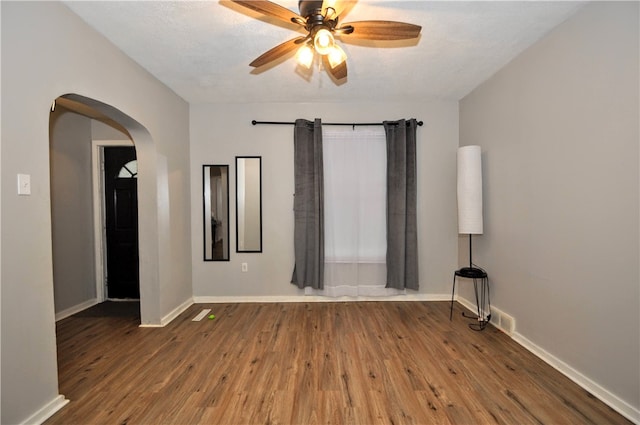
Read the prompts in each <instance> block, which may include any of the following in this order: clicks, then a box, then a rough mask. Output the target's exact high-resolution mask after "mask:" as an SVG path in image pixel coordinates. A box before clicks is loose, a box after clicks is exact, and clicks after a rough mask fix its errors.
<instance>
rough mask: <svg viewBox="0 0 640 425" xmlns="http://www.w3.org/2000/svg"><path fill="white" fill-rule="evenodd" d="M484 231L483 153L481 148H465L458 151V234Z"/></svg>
mask: <svg viewBox="0 0 640 425" xmlns="http://www.w3.org/2000/svg"><path fill="white" fill-rule="evenodd" d="M482 231H483V229H482V152H481V150H480V146H463V147H461V148H459V149H458V233H462V234H470V235H480V234H482Z"/></svg>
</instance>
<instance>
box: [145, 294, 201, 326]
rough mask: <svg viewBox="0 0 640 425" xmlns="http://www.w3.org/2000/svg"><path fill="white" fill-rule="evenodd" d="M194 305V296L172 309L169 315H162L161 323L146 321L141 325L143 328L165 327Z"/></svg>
mask: <svg viewBox="0 0 640 425" xmlns="http://www.w3.org/2000/svg"><path fill="white" fill-rule="evenodd" d="M192 305H193V298H189V299H187V300H185V301H184V302H183V303H182V304H180V305H179V306H178V307H176V308H174V309H173V310H171V311H170V312H169V313H168V314H167V315H165V316H164V317H162V318H161V319H160V323H145V324H141V325H140V327H141V328H163V327H165V326H167V325H168V324H169V323H171V321H172V320H173V319H175V318H176V317H178V316H180V314H182V312H184V311H185V310H186V309H188V308H189V307H191V306H192Z"/></svg>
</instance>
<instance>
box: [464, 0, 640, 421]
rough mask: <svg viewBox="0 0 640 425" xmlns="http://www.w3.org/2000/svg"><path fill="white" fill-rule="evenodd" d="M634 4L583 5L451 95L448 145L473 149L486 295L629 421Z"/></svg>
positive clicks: (636, 342)
mask: <svg viewBox="0 0 640 425" xmlns="http://www.w3.org/2000/svg"><path fill="white" fill-rule="evenodd" d="M638 12H639V10H638V3H637V2H625V3H614V2H612V3H608V2H603V3H600V2H599V3H593V4H589V5H587V6H586V7H585V8H584V9H582V10H581V11H580V12H578V14H577V15H576V16H574V17H573V18H571V19H570V20H568V21H567V22H565V23H564V24H562V25H560V26H559V27H558V28H556V29H555V30H554V31H553V32H552V33H550V34H549V35H548V36H547V37H546V38H544V39H542V40H541V41H540V42H538V43H537V44H535V45H534V46H532V47H531V48H529V49H528V50H527V51H525V52H524V53H523V54H522V55H520V56H519V57H518V58H516V59H515V60H514V61H513V62H512V63H510V64H509V65H508V66H506V67H505V68H504V69H502V70H501V71H499V72H498V73H497V74H496V75H495V76H493V77H492V78H491V79H490V80H488V81H487V82H485V83H484V84H482V85H481V86H480V87H478V88H477V89H476V90H474V91H473V92H472V93H471V94H470V95H468V96H467V97H465V98H464V99H463V100H462V101H461V106H460V145H461V146H463V145H470V144H479V145H481V146H482V150H483V160H484V162H483V168H484V189H485V192H484V203H485V233H484V235H482V236H480V237H477V238H474V247H475V249H474V262H477V263H478V264H480V265H482V266H484V267H485V268H486V269H487V270H488V272H489V276H490V279H491V284H492V287H491V296H492V302H493V304H494V305H495V306H497V307H498V308H499V309H501V310H503V311H505V312H506V313H508V314H510V315H512V316H514V317H515V319H516V331H517V334H516V338H518V339H519V340H520V341H522V342H523V343H524V344H525V345H528V346H530V347H533V348H535V349H537V350H539V352H540V353H543V356H546V358H547V359H548V360H550V361H551V362H555V363H556V364H557V365H559V366H560V367H561V368H563V367H564V369H565V372H569V375H571V376H572V377H573V378H574V379H576V380H578V381H582V382H583V383H586V384H587V386H588V387H590V389H591V390H592V392H594V393H595V394H596V395H598V396H600V397H602V398H603V399H605V400H606V401H607V402H608V403H610V404H612V405H615V407H616V408H617V409H618V410H620V411H621V412H623V413H624V414H626V415H627V416H628V417H633V418H635V420H636V421H639V420H640V414H639V413H638V412H639V408H640V361H639V359H640V288H639V281H640V279H639V257H640V253H639V247H638V244H639V226H638V224H639V217H640V213H639V207H638V202H639V201H638V200H639V196H638V193H639V178H638V163H639V161H638V154H639V152H638V143H639V107H638V102H639V101H638V97H639V82H638V80H639V69H638V63H639V57H638V54H639V53H638V52H639V46H638V44H639V42H638V39H639V34H638V16H639V13H638ZM475 241H477V242H475ZM460 252H461V253H466V239H465V240H464V241H463V242H462V243H461V249H460ZM464 259H466V255H464ZM461 261H462V263H464V260H461ZM470 299H471V298H470Z"/></svg>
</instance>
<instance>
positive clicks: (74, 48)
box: [0, 2, 192, 424]
mask: <svg viewBox="0 0 640 425" xmlns="http://www.w3.org/2000/svg"><path fill="white" fill-rule="evenodd" d="M1 7H2V16H1V18H2V22H1V31H2V34H1V41H2V46H1V49H0V50H1V54H2V58H1V59H2V98H1V102H2V109H1V110H2V129H1V131H2V168H1V184H2V203H1V214H0V216H1V218H2V224H1V226H2V233H1V235H0V242H1V246H2V259H1V267H0V268H1V279H2V285H1V291H2V300H1V302H2V306H1V307H2V310H1V316H0V317H1V338H2V340H1V344H0V345H1V362H2V364H1V367H2V386H1V392H2V394H1V410H2V413H1V418H0V422H2V423H3V424H4V423H7V424H13V423H20V422H23V421H25V420H27V419H29V418H30V417H32V416H33V417H35V418H38V417H41V416H42V415H43V414H45V413H46V412H47V411H48V410H50V409H55V408H57V407H59V406H60V404H61V403H62V400H61V399H60V398H59V397H58V382H57V365H56V344H55V322H54V320H55V319H54V317H55V315H54V299H53V266H52V257H53V253H52V237H51V234H52V226H51V199H50V196H51V193H50V177H49V107H50V105H51V102H52V101H53V100H54V99H56V98H57V97H58V96H61V95H64V94H66V93H77V94H79V95H82V96H85V97H86V98H90V99H96V100H99V101H101V102H103V103H104V104H107V105H111V106H113V108H103V111H102V112H103V113H105V114H107V116H108V117H109V118H111V119H115V120H116V121H118V122H120V123H121V124H122V125H124V126H125V127H126V128H127V129H128V130H129V133H130V134H131V136H132V138H133V140H134V142H135V143H136V151H137V153H138V158H139V159H138V163H139V168H140V175H139V179H138V184H139V189H140V197H139V207H140V213H141V215H142V216H143V217H144V220H141V224H140V244H141V253H140V255H141V258H140V266H141V280H142V278H143V277H142V272H143V270H144V273H145V276H144V279H145V281H144V285H143V282H141V289H142V291H143V294H142V296H143V300H142V306H141V310H142V315H143V321H146V323H152V324H160V323H162V321H163V318H165V317H167V316H168V315H170V314H171V313H172V311H174V309H176V308H177V307H179V306H181V305H184V303H185V302H188V301H189V300H190V299H191V294H192V290H191V245H190V242H189V235H190V231H191V230H190V229H191V227H190V215H189V211H190V208H191V207H190V202H191V198H190V190H189V186H190V179H189V176H190V171H189V127H188V123H189V106H188V104H187V103H186V102H184V100H182V99H181V98H180V97H178V96H176V95H175V93H173V92H172V91H170V90H169V89H167V88H166V87H165V86H164V85H162V84H161V83H160V82H158V81H157V80H156V79H155V78H154V77H153V76H151V75H150V74H149V73H147V72H146V71H144V70H143V69H142V68H140V67H139V66H138V65H137V64H135V63H134V62H133V61H131V59H129V58H128V57H126V56H125V55H124V54H123V53H122V52H121V51H120V50H118V49H116V48H115V47H114V46H113V45H112V44H110V43H109V42H108V41H106V40H105V39H104V38H103V37H102V36H100V35H99V34H97V33H96V32H95V31H94V30H92V29H90V28H89V27H88V26H87V25H86V24H84V23H83V22H82V21H81V20H80V19H79V18H78V17H77V16H76V15H74V14H73V13H72V12H71V11H70V10H69V9H68V8H67V7H66V6H64V5H62V4H60V3H57V2H55V3H54V2H2V6H1ZM96 106H98V107H101V105H96ZM19 173H22V174H30V175H31V183H32V194H31V196H18V195H17V194H16V175H17V174H19ZM143 286H144V287H143ZM29 312H34V314H33V315H32V316H30V315H29V314H28V313H29ZM39 415H40V416H39Z"/></svg>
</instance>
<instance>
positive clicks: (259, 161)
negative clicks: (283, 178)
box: [236, 156, 262, 253]
mask: <svg viewBox="0 0 640 425" xmlns="http://www.w3.org/2000/svg"><path fill="white" fill-rule="evenodd" d="M243 159H257V160H258V187H257V188H254V189H257V191H258V196H259V199H258V200H257V201H258V202H257V203H258V206H259V208H258V214H259V220H257V221H258V226H259V229H258V232H259V235H256V236H257V237H258V240H259V245H260V246H258V247H257V248H255V249H244V247H243V248H240V246H241V243H240V242H241V241H240V221H239V220H238V218H239V216H240V213H239V211H240V204H241V203H242V204H244V202H241V199H240V196H241V194H243V193H245V190H246V189H244V188H243V190H242V191H241V190H239V189H240V188H239V186H240V182H241V181H244V178H239V177H240V176H239V168H240V167H238V164H239V162H240V160H243ZM236 252H242V253H247V252H262V157H261V156H236Z"/></svg>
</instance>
